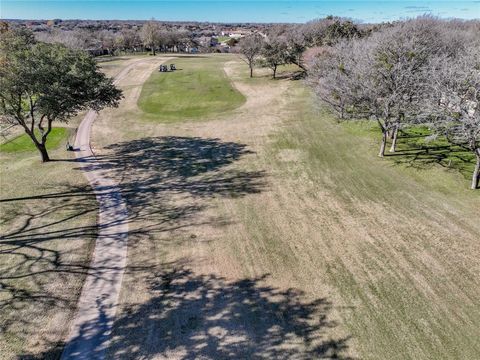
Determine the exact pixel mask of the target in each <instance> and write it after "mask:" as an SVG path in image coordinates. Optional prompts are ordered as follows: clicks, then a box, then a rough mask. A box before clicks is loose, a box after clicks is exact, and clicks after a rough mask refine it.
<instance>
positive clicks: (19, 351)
mask: <svg viewBox="0 0 480 360" xmlns="http://www.w3.org/2000/svg"><path fill="white" fill-rule="evenodd" d="M75 121H77V119H73V120H72V123H71V125H70V126H74V124H75ZM70 133H73V129H72V128H55V129H54V131H53V134H52V135H51V137H50V138H49V140H48V142H47V144H48V147H49V149H50V155H51V156H52V158H53V159H55V160H60V161H52V162H50V163H46V164H42V163H41V161H40V156H39V154H38V152H37V151H36V150H35V149H34V148H33V145H31V144H30V143H29V142H28V141H27V140H29V139H27V138H26V136H25V135H21V136H20V137H17V138H15V139H14V140H12V141H10V142H7V143H6V144H3V145H1V147H0V149H1V152H0V181H1V186H0V188H1V189H0V232H1V238H0V329H1V330H0V359H19V358H22V359H23V358H32V359H33V358H35V359H36V358H38V359H40V358H41V359H56V358H58V355H59V354H60V351H61V349H62V346H61V344H62V341H63V339H64V337H65V336H66V333H67V331H68V324H69V321H70V319H71V318H72V316H73V311H74V310H75V308H76V301H77V297H78V295H79V292H80V290H81V286H82V284H83V279H84V277H85V275H86V272H87V271H88V263H89V258H90V253H91V250H92V244H93V240H94V239H95V236H96V232H97V230H96V211H97V204H96V201H95V196H94V195H93V194H92V193H91V190H90V187H89V186H87V183H86V180H85V179H84V177H83V175H82V174H81V173H80V172H79V171H78V170H77V169H76V168H77V165H76V163H75V162H73V154H72V153H67V152H66V151H65V149H64V147H63V146H60V144H63V143H64V142H65V141H66V138H67V136H68V134H70ZM29 141H31V140H29Z"/></svg>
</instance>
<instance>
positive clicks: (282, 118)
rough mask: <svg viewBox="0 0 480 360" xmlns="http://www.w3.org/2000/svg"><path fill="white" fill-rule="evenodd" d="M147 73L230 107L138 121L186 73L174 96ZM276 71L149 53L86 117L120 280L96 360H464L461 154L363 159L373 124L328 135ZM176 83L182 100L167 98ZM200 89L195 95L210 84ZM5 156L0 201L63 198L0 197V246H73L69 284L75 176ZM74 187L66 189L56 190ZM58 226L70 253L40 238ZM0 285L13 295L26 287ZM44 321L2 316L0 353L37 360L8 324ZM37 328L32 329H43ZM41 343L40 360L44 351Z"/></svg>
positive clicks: (81, 209) (476, 286)
mask: <svg viewBox="0 0 480 360" xmlns="http://www.w3.org/2000/svg"><path fill="white" fill-rule="evenodd" d="M162 60H165V61H167V63H170V62H173V63H175V64H177V68H181V67H184V68H185V69H187V68H188V69H194V68H198V71H199V73H200V74H204V73H205V72H206V73H209V72H210V71H211V72H212V73H213V72H215V74H220V73H221V74H222V77H225V78H224V79H223V80H222V83H223V84H225V83H228V84H229V87H232V88H234V89H235V91H237V92H239V93H241V94H242V101H239V102H238V103H235V106H233V102H229V101H227V103H229V104H230V105H229V106H227V107H226V109H228V110H225V109H224V110H222V111H219V110H218V108H217V105H218V104H217V103H216V102H215V101H210V100H211V99H210V100H209V99H208V96H207V99H206V100H207V101H206V102H205V103H204V105H205V106H204V107H203V108H202V109H201V110H198V109H197V110H189V109H191V106H192V104H189V102H188V101H186V102H185V103H182V107H181V109H180V113H182V112H183V116H180V115H179V116H177V115H175V116H174V115H169V116H170V117H164V114H163V113H158V114H151V115H149V114H146V113H145V109H139V108H138V106H140V107H142V98H143V99H145V96H146V95H145V92H146V94H148V93H150V94H154V93H157V92H162V93H163V94H169V95H167V97H170V98H171V100H172V101H173V94H174V92H175V91H178V92H183V93H185V91H186V92H191V91H193V92H198V91H197V90H195V91H194V89H193V88H196V86H197V85H198V84H199V81H200V80H198V78H197V77H195V76H190V77H188V78H183V79H182V81H183V82H184V83H183V85H182V86H179V82H177V81H175V82H171V81H169V80H167V79H168V78H167V77H164V78H162V80H161V81H159V82H155V81H154V80H155V79H158V78H159V76H160V75H161V76H164V75H167V76H170V75H175V76H177V74H180V75H178V76H182V75H181V71H179V72H177V73H174V74H171V73H169V74H158V73H156V72H154V71H155V69H156V68H157V67H158V64H159V63H160V62H161V61H162ZM129 61H131V59H125V60H117V61H115V62H111V63H110V64H115V65H114V66H110V67H109V68H108V70H107V71H108V72H110V73H112V74H113V73H118V71H119V69H120V68H122V67H123V66H125V65H126V64H127V63H128V62H129ZM179 64H181V66H179ZM117 66H118V67H117ZM213 68H215V71H214V70H212V69H213ZM185 69H184V70H182V71H186V70H185ZM291 70H292V69H289V68H286V69H283V68H282V69H281V70H280V77H281V79H280V80H271V79H270V78H269V72H268V70H267V69H258V70H256V72H255V74H256V78H254V79H249V78H248V69H247V68H246V66H245V64H243V63H242V62H241V61H240V60H239V59H238V58H236V57H235V56H229V55H221V56H216V55H208V56H205V57H200V56H199V57H184V58H182V59H170V58H165V57H156V58H153V57H152V59H151V61H150V62H149V63H142V64H140V65H139V66H138V67H136V68H135V69H133V70H132V71H131V72H130V73H129V76H128V77H127V78H125V79H123V80H122V81H120V82H119V86H120V87H121V88H122V89H123V90H124V93H125V99H124V100H123V101H122V103H121V104H120V107H119V108H117V109H109V110H106V111H102V112H101V113H100V115H99V117H98V119H97V120H96V123H95V125H94V128H93V134H94V136H93V141H92V144H93V147H94V148H95V153H96V154H97V156H98V158H99V159H100V166H101V169H102V170H103V175H104V176H109V177H111V178H113V179H114V180H115V181H116V182H118V183H119V189H120V191H121V192H122V194H123V196H124V197H125V199H126V200H127V205H128V212H129V252H128V254H129V255H128V256H129V258H128V270H127V272H126V274H125V276H124V281H123V285H122V286H123V287H122V293H121V298H120V309H119V313H118V318H117V320H116V322H115V325H114V329H113V334H112V337H113V338H112V340H113V341H112V343H111V345H110V346H109V347H108V349H107V352H108V358H111V359H118V358H159V359H163V358H178V359H185V358H205V359H217V358H259V359H261V358H265V359H270V358H275V359H292V358H294V359H312V358H336V359H352V358H354V359H359V358H360V359H378V360H384V359H399V360H400V359H402V360H403V359H432V360H433V359H435V360H436V359H476V358H479V356H480V340H479V339H480V330H479V328H478V324H479V323H480V307H479V306H478V299H479V298H480V283H479V278H480V265H479V262H478V258H479V255H480V243H479V242H478V239H479V237H480V236H479V235H480V223H479V221H478V209H479V208H480V194H479V193H478V192H474V191H471V190H468V184H469V179H468V176H467V175H468V172H469V169H470V166H471V164H470V159H469V157H468V155H467V154H465V153H463V152H460V151H455V152H454V153H453V155H446V154H445V153H446V151H445V149H444V148H442V147H443V146H444V144H443V143H442V142H441V141H439V142H437V143H424V142H423V140H422V139H421V138H420V137H417V136H419V135H423V134H424V132H425V129H421V128H417V129H411V130H409V131H406V132H405V133H404V134H402V137H401V139H400V143H399V147H398V149H399V152H398V154H395V155H392V156H387V157H385V158H384V159H380V158H378V157H377V156H376V154H377V150H378V145H379V143H378V141H379V137H378V131H377V129H376V128H375V127H374V125H372V124H367V123H358V124H347V123H338V122H337V121H336V120H335V119H334V118H333V117H332V116H331V115H330V114H329V113H327V112H326V111H324V110H323V109H317V107H316V106H315V103H314V101H313V98H312V96H311V94H310V92H309V90H308V89H306V88H305V86H304V84H303V83H302V82H301V81H292V80H289V79H288V77H287V75H288V74H287V73H289V72H291ZM152 71H153V72H154V73H153V74H152ZM192 71H193V70H192ZM150 74H152V75H151V77H149V76H150ZM189 80H191V81H192V82H193V84H192V89H187V90H185V88H186V87H188V81H189ZM210 80H211V82H210ZM145 81H147V84H146V85H145V86H143V90H142V85H143V83H144V82H145ZM201 82H202V84H203V86H206V87H207V88H210V86H214V84H217V82H218V77H215V76H206V77H203V78H202V80H201ZM215 86H216V85H215ZM140 94H141V95H140ZM207 94H208V92H207ZM198 96H199V98H198V99H202V96H204V95H203V94H201V95H200V94H199V95H198ZM139 97H140V100H139ZM153 98H155V96H153V97H152V99H153ZM162 99H163V97H162ZM181 101H183V100H181ZM225 104H226V103H224V104H223V105H221V106H226V105H225ZM137 105H138V106H137ZM167 105H168V104H165V106H167ZM240 105H241V106H240ZM175 106H176V105H175ZM155 109H156V108H155V106H154V107H153V108H152V111H157V110H158V108H157V110H155ZM171 111H174V110H171ZM185 114H188V115H185ZM144 120H149V121H144ZM150 120H155V121H150ZM197 120H201V121H197ZM455 150H458V149H455ZM59 154H61V153H60V150H58V153H57V156H60V155H59ZM5 156H13V154H5ZM5 156H4V154H2V176H3V171H4V169H5V170H6V171H8V172H7V174H8V176H9V177H8V178H14V179H16V182H15V187H13V185H12V186H10V187H9V188H8V189H6V190H4V186H2V199H5V198H7V197H8V198H23V197H25V195H24V193H27V195H28V192H26V191H25V190H24V189H31V188H32V179H36V178H37V177H36V176H35V177H34V176H33V173H34V172H36V171H40V173H39V174H40V177H39V178H40V179H42V183H41V184H40V185H43V186H45V188H46V189H48V187H46V184H51V185H52V186H53V190H52V192H53V193H55V194H57V193H59V194H60V195H61V194H63V192H61V191H60V185H59V183H58V181H59V180H58V179H61V180H62V181H65V182H66V183H68V187H67V190H66V194H68V196H67V197H65V196H63V195H61V196H53V197H52V196H48V197H47V199H49V200H48V201H49V203H47V202H44V198H41V199H38V200H35V201H36V202H35V203H34V202H33V200H28V201H24V200H15V201H12V200H8V201H6V202H1V203H0V206H2V214H5V215H2V216H4V218H5V219H3V221H4V223H3V224H7V225H6V226H7V228H8V229H13V230H9V231H10V232H11V231H14V233H13V235H10V240H9V239H8V238H7V240H9V241H16V240H17V238H16V236H17V235H16V233H17V232H20V233H22V231H24V229H25V226H24V223H27V227H26V229H31V230H30V231H31V232H32V233H35V234H37V235H35V236H33V237H32V238H33V239H34V240H35V239H38V240H39V241H40V242H41V244H47V245H48V244H50V243H49V241H53V243H51V244H52V245H51V246H52V247H53V246H58V247H60V248H61V251H62V253H63V254H65V255H64V256H66V253H65V252H64V251H65V249H66V247H67V246H72V247H75V246H77V247H75V249H77V250H75V251H72V254H75V255H72V256H73V258H72V259H76V260H74V261H73V260H72V261H73V263H74V264H75V265H74V266H73V269H74V271H72V273H75V272H76V271H77V270H78V271H80V270H79V269H78V267H77V268H76V267H75V266H78V264H82V261H83V260H82V259H85V257H82V256H80V254H85V251H87V250H86V249H87V248H88V246H87V247H86V245H85V244H87V243H88V239H90V237H93V236H94V230H93V228H92V227H91V226H89V225H88V224H89V221H90V220H92V217H93V212H92V211H91V209H93V208H94V204H92V203H90V201H92V202H93V199H92V198H90V197H89V196H87V195H88V191H86V192H83V191H82V190H81V189H82V188H81V187H82V186H83V185H82V184H81V180H82V179H81V178H80V177H78V172H76V171H75V170H74V168H73V169H71V168H69V166H73V165H72V164H71V163H68V162H62V163H59V164H55V163H53V164H48V165H51V166H52V167H53V168H52V169H56V170H55V171H52V172H47V171H45V173H44V172H42V171H43V170H42V169H46V168H45V167H41V166H37V167H35V166H32V164H33V158H32V157H33V156H34V154H33V153H32V154H29V153H21V154H15V160H16V161H15V162H13V161H8V162H7V160H8V159H7V158H6V157H5ZM9 159H10V160H11V159H12V158H9ZM29 159H30V160H29ZM3 161H4V162H3ZM35 164H36V163H35ZM100 166H98V165H97V167H98V168H100ZM66 174H70V175H68V176H67V175H66ZM69 176H73V177H75V176H76V177H75V178H71V177H69ZM18 179H19V180H18ZM75 181H78V182H79V183H78V184H77V186H78V189H79V191H76V190H72V184H75ZM24 184H25V185H24ZM42 189H43V188H42ZM72 193H73V195H72ZM80 194H81V195H80ZM29 196H31V195H29ZM65 199H67V200H66V201H65ZM42 200H43V201H42ZM50 202H51V203H50ZM40 204H42V205H41V206H42V207H40V208H35V207H34V206H40ZM43 206H48V209H53V210H52V211H53V212H54V214H55V216H58V217H59V219H60V220H59V221H53V222H51V220H49V221H48V222H47V217H45V216H41V215H38V214H42V213H43V212H45V211H47V209H44V208H43ZM59 207H60V208H61V209H63V207H65V209H64V210H61V211H57V210H56V209H57V208H59ZM67 210H68V211H71V212H72V213H71V215H72V216H67V215H66V214H67V212H66V211H67ZM42 211H43V212H42ZM62 211H64V212H62ZM8 214H9V215H8ZM12 214H13V215H12ZM15 214H21V216H17V217H15ZM32 214H33V215H32ZM48 214H49V215H48V217H50V216H52V218H53V219H56V217H53V215H50V214H51V213H48ZM75 214H77V215H78V216H77V215H75ZM30 217H32V218H33V220H32V221H33V222H32V223H30V222H28V221H26V220H27V219H29V218H30ZM15 219H18V220H15ZM62 219H63V220H62ZM80 219H83V220H82V221H85V225H80V223H77V221H80ZM35 222H38V226H37V225H35ZM43 224H45V225H46V226H44V225H43ZM2 226H3V225H2ZM31 227H33V228H31ZM49 227H51V228H52V234H51V235H50V236H47V235H45V234H44V233H45V229H48V228H49ZM65 231H67V236H66V238H67V239H71V240H72V241H70V240H68V241H67V242H65V241H62V242H60V241H58V240H59V238H60V234H63V233H64V232H65ZM3 232H4V231H3V228H2V233H3ZM24 234H25V233H24ZM47 234H49V232H47ZM27 235H28V232H27V233H26V235H25V236H24V238H20V240H21V241H25V237H26V236H27ZM61 238H62V239H63V238H65V236H63V237H61ZM54 239H55V240H54ZM75 239H76V240H75ZM80 239H85V240H83V242H82V241H81V240H80ZM2 241H4V240H3V238H2ZM77 241H79V242H77ZM22 244H23V243H22ZM54 244H56V245H54ZM8 246H11V245H10V243H8ZM16 246H18V244H17V245H16ZM7 249H8V248H7ZM13 249H14V250H15V249H16V248H13ZM34 250H35V251H37V250H36V249H32V250H28V251H32V252H33V251H34ZM25 251H27V250H25ZM82 251H83V253H82ZM39 254H43V253H41V252H40V253H39ZM3 256H5V255H3ZM37 256H39V255H37ZM48 256H49V255H48V254H46V255H44V257H46V258H47V259H50V258H49V257H48ZM75 256H78V257H76V258H75ZM7 259H10V260H8V261H9V262H11V263H12V264H13V265H8V264H9V263H6V264H7V265H6V266H7V268H6V271H3V269H1V270H2V274H3V273H6V274H9V271H10V273H15V272H19V273H22V271H26V272H27V273H28V271H30V272H32V269H36V267H39V266H40V267H41V266H44V268H46V269H55V264H56V263H55V261H53V260H52V261H50V262H49V261H44V262H42V261H40V262H39V261H36V262H34V265H32V266H27V268H23V267H22V266H24V265H23V262H20V261H19V260H16V259H18V257H14V256H13V255H12V256H10V255H9V257H8V258H7ZM33 259H34V260H35V258H33ZM51 259H54V258H51ZM28 260H30V258H28ZM15 261H17V262H15ZM2 264H3V263H2ZM15 264H17V265H15ZM28 264H29V263H28ZM15 266H16V267H17V268H20V269H21V270H15V269H16V268H15ZM62 266H63V265H62ZM65 268H68V269H70V268H69V267H67V266H64V267H61V268H60V269H65ZM80 268H81V267H80ZM10 269H13V270H10ZM43 274H46V275H43ZM80 274H81V271H80ZM70 275H71V274H70V272H67V271H65V275H64V276H65V282H64V281H62V282H61V284H62V286H61V287H59V288H55V289H53V290H51V289H49V290H51V291H53V293H54V294H56V296H57V297H60V295H61V294H63V295H64V291H65V289H64V288H63V286H66V285H65V284H68V285H69V286H72V290H71V292H70V293H69V294H75V288H77V289H78V287H76V286H77V285H78V283H75V282H74V281H73V280H72V279H71V278H68V276H70ZM39 276H45V278H43V277H40V278H38V277H39ZM49 276H51V277H49ZM53 276H55V277H58V276H59V275H58V273H57V272H53V273H51V272H50V271H47V272H44V271H40V272H39V274H36V275H35V277H31V276H30V277H27V279H37V278H38V279H40V280H41V281H40V280H39V282H40V284H45V283H48V281H47V280H48V279H53ZM62 279H63V278H62ZM74 279H75V281H79V277H78V276H77V277H75V278H74ZM1 281H8V284H17V285H16V286H19V287H20V289H22V288H23V287H26V288H27V289H30V288H34V286H36V285H35V284H36V283H37V282H32V280H28V281H27V283H25V284H23V283H22V282H21V281H19V280H18V279H7V280H3V279H2V280H1ZM22 281H23V280H22ZM42 281H43V282H42ZM80 281H81V279H80ZM76 284H77V285H76ZM42 286H45V285H42ZM2 289H7V288H5V287H4V288H2ZM42 291H43V290H42ZM41 294H43V292H42V293H41ZM49 294H50V293H49ZM69 296H70V295H69ZM74 297H75V296H71V297H69V299H70V301H72V300H71V299H74ZM47 298H48V297H47ZM55 299H56V298H55ZM32 304H35V302H32ZM48 304H49V306H50V308H51V309H54V310H57V313H58V314H60V315H58V316H60V318H61V317H62V316H66V315H65V314H66V313H68V311H66V310H65V309H64V308H62V310H59V308H58V307H57V306H52V304H57V302H56V301H53V300H52V302H50V303H48ZM69 304H71V302H70V303H69ZM50 308H49V307H48V306H47V305H44V306H43V307H42V306H38V305H37V306H33V305H30V306H26V307H25V309H26V310H24V311H23V310H22V311H20V312H13V311H10V312H8V311H7V312H5V313H4V314H6V315H5V316H2V321H3V323H2V326H5V325H4V324H10V320H8V319H10V318H9V316H10V317H11V316H12V314H14V315H15V316H17V318H15V319H14V320H13V321H12V323H15V321H16V322H17V323H15V324H16V326H10V329H16V330H15V331H14V330H10V332H9V333H8V334H9V335H8V336H9V339H11V340H9V341H7V342H5V341H4V342H3V344H5V343H6V344H8V345H3V344H2V345H1V346H3V348H6V346H8V348H7V351H9V352H10V353H17V354H18V353H21V352H22V351H23V352H25V349H26V348H29V346H33V345H30V344H32V341H33V343H36V342H37V343H38V344H43V345H42V346H43V348H44V347H45V346H44V345H45V343H46V342H45V341H44V340H43V339H44V338H45V336H43V334H45V333H49V334H53V332H52V331H51V330H50V332H49V331H47V330H45V328H42V330H41V331H38V332H35V331H33V327H32V326H31V325H29V326H27V327H25V328H23V327H22V325H21V324H20V323H19V320H20V319H25V318H28V319H30V318H32V319H34V321H33V322H32V324H36V325H37V326H38V327H39V328H41V324H43V323H42V321H43V320H44V319H45V318H48V319H49V318H50V317H52V316H51V315H49V314H51V313H48V312H47V310H48V309H50ZM67 308H68V307H67ZM11 309H12V308H10V310H11ZM34 310H36V311H37V310H38V311H40V312H44V313H45V316H42V315H40V314H38V313H36V312H34ZM17 313H18V314H19V315H16V314H17ZM62 314H63V315H62ZM2 315H3V314H2ZM52 318H53V319H55V320H54V321H52V322H50V325H49V327H48V329H51V328H52V326H54V324H57V323H58V319H57V318H55V317H52ZM4 319H7V320H4ZM37 319H38V320H37ZM20 329H27V330H28V331H27V332H26V333H27V334H28V335H31V336H36V338H34V339H35V340H30V339H28V340H27V339H25V338H26V337H25V338H24V337H23V335H22V334H23V333H21V332H20ZM39 332H40V335H38V333H39ZM55 336H56V337H55ZM55 336H53V337H52V338H55V339H58V337H59V334H56V335H55ZM39 339H42V340H39ZM55 344H57V343H55V342H53V343H52V345H51V349H53V350H51V351H49V352H45V351H44V353H47V354H52V353H55V349H57V351H58V346H56V345H55ZM42 346H40V345H37V348H38V349H39V348H42ZM3 348H2V350H3ZM30 348H31V347H30ZM30 348H29V349H30ZM32 352H34V351H32ZM37 354H38V351H37Z"/></svg>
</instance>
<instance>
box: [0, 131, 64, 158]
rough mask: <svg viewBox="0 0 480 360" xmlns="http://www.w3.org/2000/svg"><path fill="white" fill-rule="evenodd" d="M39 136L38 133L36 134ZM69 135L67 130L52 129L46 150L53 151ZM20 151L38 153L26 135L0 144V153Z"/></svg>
mask: <svg viewBox="0 0 480 360" xmlns="http://www.w3.org/2000/svg"><path fill="white" fill-rule="evenodd" d="M36 135H37V136H39V133H38V132H36ZM68 135H69V132H68V129H67V128H61V127H59V128H53V129H52V131H51V133H50V134H49V135H48V140H47V150H53V149H56V148H58V147H59V146H60V145H63V144H64V143H65V142H66V139H67V137H68ZM22 151H38V150H37V148H36V147H35V145H34V144H33V142H32V139H30V137H29V136H28V135H27V134H22V135H20V136H17V137H15V138H13V139H11V140H9V141H7V142H5V143H3V144H0V152H6V153H12V152H22Z"/></svg>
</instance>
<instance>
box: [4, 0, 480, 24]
mask: <svg viewBox="0 0 480 360" xmlns="http://www.w3.org/2000/svg"><path fill="white" fill-rule="evenodd" d="M425 13H428V14H433V15H437V16H440V17H444V18H447V17H456V18H462V19H473V18H480V0H477V1H445V0H444V1H420V0H410V1H396V0H383V1H361V0H356V1H348V0H343V1H342V0H340V1H327V0H325V1H322V0H320V1H318V0H317V1H291V0H283V1H271V0H270V1H254V0H229V1H203V0H196V1H183V0H154V1H143V0H140V1H137V0H102V1H94V0H86V1H85V0H81V1H75V0H54V1H42V0H0V17H1V18H3V19H52V18H61V19H149V18H152V17H154V18H156V19H157V20H192V21H211V22H305V21H308V20H311V19H314V18H319V17H324V16H326V15H330V14H331V15H338V16H344V17H350V18H353V19H355V20H360V21H364V22H382V21H389V20H395V19H401V18H407V17H415V16H417V15H421V14H425Z"/></svg>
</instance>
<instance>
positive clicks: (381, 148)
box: [378, 129, 388, 157]
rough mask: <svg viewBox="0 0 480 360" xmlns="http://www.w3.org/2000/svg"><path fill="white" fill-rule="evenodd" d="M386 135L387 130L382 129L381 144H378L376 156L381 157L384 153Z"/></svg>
mask: <svg viewBox="0 0 480 360" xmlns="http://www.w3.org/2000/svg"><path fill="white" fill-rule="evenodd" d="M387 137H388V132H387V130H383V129H382V144H381V145H380V152H379V153H378V156H380V157H383V156H384V155H385V147H386V146H387Z"/></svg>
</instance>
